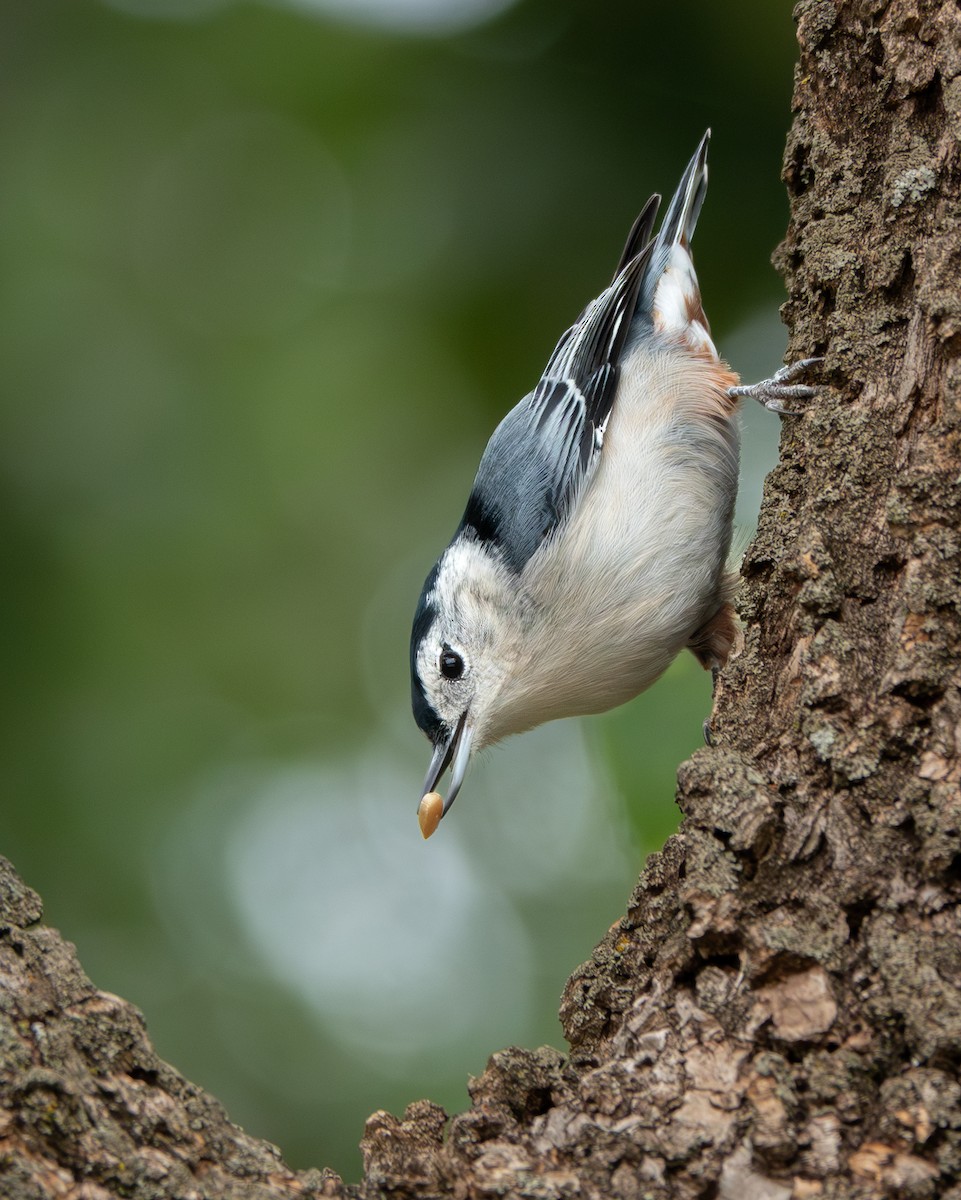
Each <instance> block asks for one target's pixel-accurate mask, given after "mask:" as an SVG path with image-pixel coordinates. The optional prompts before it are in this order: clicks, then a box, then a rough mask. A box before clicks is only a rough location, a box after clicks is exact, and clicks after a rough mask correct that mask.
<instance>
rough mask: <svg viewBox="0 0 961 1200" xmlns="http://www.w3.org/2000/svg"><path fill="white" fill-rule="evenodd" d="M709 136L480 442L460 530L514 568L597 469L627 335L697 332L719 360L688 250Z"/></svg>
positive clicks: (651, 205)
mask: <svg viewBox="0 0 961 1200" xmlns="http://www.w3.org/2000/svg"><path fill="white" fill-rule="evenodd" d="M709 138H710V131H708V133H706V134H705V135H704V137H703V139H702V140H701V143H700V145H699V146H698V148H697V151H696V152H695V154H694V156H693V158H692V159H691V161H690V162H689V163H688V165H687V168H686V170H685V171H684V174H683V176H682V177H681V181H680V183H679V184H678V187H677V191H676V192H675V193H674V196H673V198H672V200H671V203H670V205H669V206H668V210H667V213H666V215H665V217H664V220H663V222H662V224H661V228H660V229H659V230H658V234H657V237H656V238H653V240H652V238H651V234H652V231H653V227H654V220H655V217H656V215H657V209H658V205H659V203H660V196H652V197H651V198H650V200H648V202H647V204H646V205H645V206H644V209H643V210H642V212H641V214H640V215H639V216H638V218H637V220H636V221H635V222H634V225H633V227H632V228H631V232H630V234H629V235H628V239H627V243H626V245H625V247H624V251H623V253H622V255H621V259H620V262H619V263H618V267H617V271H616V273H615V275H614V280H613V282H612V283H611V285H610V286H609V287H608V288H607V289H606V290H605V291H604V292H602V293H601V295H600V296H598V298H597V299H596V300H593V301H592V302H591V303H590V304H589V305H588V306H587V308H586V309H585V310H584V311H583V313H581V315H580V317H579V318H578V319H577V321H576V322H575V323H574V324H573V325H572V326H571V328H570V329H568V330H567V332H566V333H565V334H564V336H563V337H562V338H561V340H560V341H559V342H558V343H557V346H556V347H555V349H554V353H553V354H552V355H551V358H550V361H549V362H548V364H547V367H546V368H545V370H544V374H543V375H542V376H541V379H540V382H539V383H538V385H537V387H536V388H535V389H534V391H533V392H531V393H530V395H528V396H526V397H525V398H524V399H523V400H522V401H521V402H520V404H518V405H517V407H516V408H514V409H513V410H512V411H511V412H509V413H508V414H507V416H506V417H505V418H504V420H503V421H502V422H501V423H500V425H499V426H498V427H497V429H496V430H495V431H494V434H493V436H492V437H491V440H490V442H488V444H487V449H486V450H485V451H484V456H483V458H482V459H481V462H480V467H479V468H478V471H477V477H476V478H475V480H474V486H473V488H472V490H471V494H470V497H469V499H468V502H467V509H466V511H465V513H464V517H463V520H462V521H461V525H460V528H459V530H458V532H461V531H465V530H466V531H469V532H472V533H473V535H474V536H475V537H477V538H478V539H479V540H481V541H483V542H485V543H488V544H489V545H491V547H492V548H493V549H496V550H497V551H499V553H500V554H501V556H502V558H503V560H504V562H505V563H506V564H507V565H508V566H509V567H510V568H511V569H513V570H514V571H516V572H520V571H521V570H523V568H524V565H525V564H526V563H527V562H528V560H529V559H530V558H531V556H532V555H533V554H534V553H535V552H536V551H537V549H538V547H539V546H540V545H541V543H542V542H543V541H544V539H545V538H547V537H549V536H550V535H551V534H552V533H553V532H554V531H555V530H556V529H557V528H558V527H559V526H560V525H561V524H562V522H563V521H564V519H565V517H566V516H567V514H568V513H569V512H570V510H571V506H572V504H573V502H574V500H575V498H576V496H577V495H578V493H579V491H580V489H581V488H582V486H583V485H584V483H585V482H586V481H587V480H588V479H589V478H590V476H591V474H592V473H593V471H594V469H595V468H596V466H597V463H598V460H599V458H600V455H601V451H602V447H603V442H604V432H605V430H606V428H607V422H608V419H609V418H610V415H611V410H612V408H613V405H614V399H615V395H616V392H617V381H618V371H619V368H620V365H621V361H622V358H623V357H624V350H625V344H626V343H627V341H628V337H629V336H630V337H631V338H632V340H633V338H635V337H636V336H637V334H638V333H639V332H640V331H641V330H642V329H646V330H649V331H651V330H656V331H658V332H662V333H667V334H670V335H671V336H676V335H679V336H683V337H685V338H686V339H687V340H688V341H690V342H691V343H692V348H694V346H693V343H694V342H695V341H697V340H698V339H699V338H700V334H701V331H702V330H703V338H704V339H705V340H706V342H707V344H708V345H709V347H710V351H711V353H712V354H713V355H714V356H715V357H716V352H715V351H714V347H713V344H712V343H710V336H709V334H708V332H707V322H706V319H705V318H703V312H702V310H701V308H700V298H699V295H698V292H697V278H696V276H695V275H694V270H693V265H692V264H691V260H690V254H689V250H688V246H689V242H690V239H691V236H692V235H693V233H694V226H695V225H696V223H697V217H698V213H699V212H700V209H701V203H702V202H703V199H704V195H705V192H706V190H707V147H708V141H709ZM682 309H683V312H682V311H681V310H682ZM692 314H693V315H696V316H697V317H698V318H699V319H700V320H699V321H696V320H693V319H692ZM701 322H703V324H701ZM692 330H693V331H694V332H695V333H697V335H698V338H697V339H695V338H694V337H693V336H692Z"/></svg>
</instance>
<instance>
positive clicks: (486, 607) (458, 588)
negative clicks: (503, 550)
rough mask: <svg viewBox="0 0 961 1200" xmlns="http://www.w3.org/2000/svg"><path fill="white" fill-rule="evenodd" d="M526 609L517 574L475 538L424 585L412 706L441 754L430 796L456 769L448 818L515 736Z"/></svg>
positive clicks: (432, 770)
mask: <svg viewBox="0 0 961 1200" xmlns="http://www.w3.org/2000/svg"><path fill="white" fill-rule="evenodd" d="M520 604H521V601H520V598H519V595H518V592H517V590H516V587H514V586H513V585H512V578H511V573H510V572H509V570H508V569H507V568H506V567H505V566H504V565H503V563H502V562H501V561H500V560H499V559H498V557H497V556H496V555H494V554H492V553H491V552H490V550H489V549H488V548H487V547H486V546H485V545H484V544H483V543H482V542H480V541H478V540H476V539H474V538H472V537H469V536H459V537H458V538H455V540H454V542H453V543H452V544H451V545H450V546H449V547H448V548H447V550H446V551H445V552H444V554H443V555H442V556H441V558H440V559H439V561H438V562H437V565H436V566H435V567H434V569H433V571H431V573H430V575H429V576H428V577H427V582H426V583H425V584H424V590H423V592H422V593H421V597H420V601H419V603H418V605H417V612H416V615H415V617H414V627H413V631H412V633H411V642H410V675H411V699H412V703H413V709H414V719H415V720H416V721H417V724H418V725H419V726H420V727H421V729H422V730H423V731H424V733H425V734H426V735H427V737H428V738H429V739H430V741H431V743H432V744H433V747H434V753H433V757H432V758H431V762H430V767H429V769H428V771H427V777H426V779H425V781H424V792H425V793H427V792H433V791H434V790H435V788H436V787H437V784H438V781H439V780H440V778H441V776H442V775H443V774H444V772H445V771H446V770H447V768H448V767H450V785H449V788H448V791H447V796H446V798H445V800H444V806H443V811H444V813H446V812H447V810H448V809H449V808H450V806H451V805H452V804H453V802H454V799H455V797H456V796H457V793H458V792H459V791H460V787H461V784H462V783H463V782H464V777H465V775H466V773H467V767H468V764H469V762H470V759H471V756H472V754H474V753H476V751H478V750H481V749H483V748H484V747H485V746H488V745H490V744H491V743H492V742H495V741H497V740H498V739H499V738H501V737H504V736H505V735H506V734H507V733H512V732H515V730H514V729H513V728H512V727H511V722H510V719H509V715H508V710H509V709H510V703H509V697H510V694H511V692H512V688H511V686H510V681H511V677H512V675H513V672H514V668H515V667H516V665H517V663H518V654H519V647H520V640H521V639H520V629H521V610H520ZM505 721H506V724H505Z"/></svg>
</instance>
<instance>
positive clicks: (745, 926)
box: [0, 0, 961, 1200]
mask: <svg viewBox="0 0 961 1200" xmlns="http://www.w3.org/2000/svg"><path fill="white" fill-rule="evenodd" d="M795 17H796V20H797V26H798V40H799V45H800V59H799V63H798V67H797V73H796V79H795V99H794V103H795V119H794V124H793V127H792V130H791V133H790V136H789V139H788V145H787V151H786V156H785V163H784V178H785V182H786V184H787V187H788V191H789V194H790V198H791V206H792V217H791V224H790V228H789V230H788V233H787V236H786V238H785V241H784V243H783V244H782V246H781V247H780V248H779V249H778V251H777V255H776V261H777V264H778V265H779V267H780V269H781V270H782V272H783V274H784V276H785V280H786V283H787V288H788V294H789V299H788V302H787V304H786V305H785V310H784V315H785V319H786V321H787V324H788V325H789V327H790V329H791V347H790V348H791V352H792V357H794V358H800V357H806V356H809V355H812V354H817V355H823V356H824V358H825V363H824V371H823V380H824V387H823V389H822V392H821V394H820V395H819V396H818V398H817V399H816V400H815V401H813V402H811V403H810V404H808V405H807V406H806V408H805V411H804V413H803V414H802V415H800V416H796V417H789V418H787V419H786V420H785V421H784V425H783V435H782V446H781V458H780V462H779V465H778V467H777V468H776V470H775V471H774V472H773V473H772V474H771V476H770V477H769V479H768V481H767V484H766V488H765V496H764V503H763V507H762V511H761V516H760V524H759V528H758V532H757V536H756V538H755V539H754V541H753V543H752V544H751V546H750V548H749V549H748V551H747V554H746V556H745V559H744V563H743V568H742V575H743V580H742V586H741V590H740V595H739V601H738V602H739V610H740V615H741V618H742V620H743V640H742V644H741V645H740V646H739V648H738V651H737V653H736V654H735V655H734V657H733V658H732V660H731V662H730V664H729V666H728V667H727V669H726V670H725V672H724V674H723V676H722V678H721V682H720V686H719V688H718V694H717V703H716V710H715V713H714V718H713V732H714V737H713V743H714V744H713V745H712V746H710V747H705V748H704V749H702V750H700V751H698V753H696V754H695V755H694V757H693V758H692V759H691V760H690V761H689V762H687V763H685V764H684V765H683V767H682V768H681V770H680V772H679V789H678V803H679V805H680V807H681V810H682V812H683V813H684V821H683V824H682V827H681V830H680V832H679V833H678V834H677V835H676V836H674V837H672V838H671V839H669V841H668V842H667V844H666V845H665V847H664V849H663V850H662V851H661V852H660V853H658V854H656V855H653V856H652V857H651V858H650V859H649V861H648V863H647V864H646V866H645V870H644V874H643V876H642V878H641V880H640V882H639V883H638V886H637V888H636V890H635V892H634V894H633V896H632V897H631V901H630V904H629V907H628V911H627V913H626V915H625V916H624V918H623V919H622V920H621V921H620V922H618V924H617V925H616V926H615V927H614V928H612V929H611V930H610V932H609V933H608V934H607V936H606V937H605V938H604V939H603V941H602V942H601V943H600V944H599V946H598V947H597V949H596V951H595V952H594V954H593V956H592V958H591V960H590V961H589V962H588V963H586V964H584V966H582V967H581V968H580V969H579V970H578V971H576V972H575V974H574V975H573V977H572V978H571V980H570V981H569V983H568V985H567V988H566V990H565V993H564V997H563V1001H562V1009H561V1015H562V1021H563V1024H564V1030H565V1034H566V1036H567V1038H568V1041H569V1043H570V1052H569V1053H568V1054H566V1055H561V1054H559V1053H558V1052H557V1051H555V1050H550V1049H546V1048H544V1049H541V1050H533V1051H531V1050H519V1049H510V1050H505V1051H502V1052H500V1053H498V1054H495V1055H493V1057H492V1058H491V1060H490V1062H489V1064H488V1066H487V1069H486V1070H485V1071H484V1073H483V1074H482V1075H481V1076H480V1077H479V1078H478V1079H476V1080H473V1081H472V1082H471V1087H470V1092H471V1107H470V1109H469V1110H468V1111H467V1112H464V1113H461V1114H459V1115H457V1116H454V1117H453V1118H452V1119H450V1120H449V1121H448V1119H447V1117H446V1114H444V1113H443V1112H442V1110H440V1109H439V1108H437V1106H436V1105H433V1104H431V1103H430V1102H428V1101H422V1102H419V1103H418V1104H415V1105H412V1106H411V1107H410V1108H409V1109H408V1111H407V1112H406V1113H405V1114H404V1116H403V1117H402V1118H397V1117H394V1116H391V1115H390V1114H388V1113H384V1112H378V1113H375V1114H374V1116H372V1117H371V1118H370V1120H369V1122H368V1125H367V1130H366V1134H365V1136H364V1140H363V1150H364V1159H365V1178H364V1180H363V1182H362V1183H361V1184H359V1185H357V1186H356V1187H344V1185H343V1184H342V1183H341V1182H340V1181H339V1180H338V1179H337V1178H336V1176H333V1175H332V1174H331V1173H329V1172H325V1173H321V1172H308V1173H301V1174H296V1173H294V1172H292V1171H290V1170H289V1169H288V1168H287V1167H285V1166H284V1164H283V1163H282V1162H281V1160H280V1158H279V1156H278V1154H277V1152H276V1151H275V1150H274V1149H273V1148H272V1147H269V1146H266V1145H264V1144H262V1143H259V1142H256V1141H254V1140H253V1139H250V1138H248V1137H246V1135H244V1134H243V1133H242V1132H241V1131H240V1130H238V1129H237V1128H236V1127H235V1126H233V1125H231V1124H230V1122H229V1121H228V1120H227V1118H226V1117H225V1115H224V1114H223V1112H222V1110H221V1109H220V1108H219V1106H218V1105H217V1104H216V1102H215V1101H213V1100H212V1099H210V1098H209V1097H207V1096H205V1095H204V1094H203V1093H202V1092H200V1091H199V1089H197V1088H194V1087H193V1086H192V1085H190V1084H188V1083H187V1082H186V1081H184V1080H183V1079H182V1078H181V1077H180V1076H179V1075H177V1073H176V1072H175V1071H173V1070H172V1069H171V1068H170V1067H167V1066H166V1065H165V1064H164V1063H162V1062H160V1060H158V1059H157V1057H156V1055H155V1054H154V1053H153V1050H152V1048H151V1047H150V1045H149V1042H147V1040H146V1037H145V1033H144V1030H143V1025H142V1021H141V1019H140V1017H139V1014H137V1013H136V1011H135V1010H133V1009H131V1008H130V1006H129V1005H126V1004H125V1003H124V1002H122V1001H119V1000H117V999H116V998H114V997H108V996H104V995H103V994H101V993H98V992H96V990H95V989H94V988H93V987H92V985H91V984H90V983H89V981H87V980H86V978H85V977H84V976H83V974H82V972H81V970H80V968H79V966H78V964H77V963H76V959H75V958H74V956H73V954H72V951H71V949H70V948H69V947H67V946H65V944H64V943H63V942H62V941H61V940H60V939H59V937H58V936H57V935H56V934H55V932H54V931H51V930H45V929H43V928H39V927H36V926H35V925H34V922H36V920H37V918H38V916H39V906H38V902H37V901H36V898H35V897H33V896H32V894H31V893H29V891H28V890H26V889H25V888H24V887H23V885H22V884H20V883H19V881H18V880H16V877H15V876H14V875H13V874H12V873H11V872H10V871H7V870H6V869H4V870H3V871H0V910H2V914H3V916H2V920H3V922H4V925H5V932H4V933H3V935H2V937H0V972H2V974H0V984H2V985H3V986H2V987H0V1091H2V1096H3V1110H2V1116H0V1147H2V1153H0V1190H2V1191H3V1194H4V1195H9V1196H11V1197H12V1198H14V1200H21V1198H25V1197H28V1196H30V1197H33V1196H44V1197H45V1196H61V1195H70V1196H76V1197H80V1196H85V1197H89V1198H93V1197H100V1196H107V1195H109V1196H119V1195H137V1196H141V1195H142V1196H152V1197H154V1196H155V1197H167V1196H171V1197H173V1196H178V1197H186V1196H193V1195H197V1196H201V1195H203V1196H231V1197H234V1196H237V1197H240V1196H244V1197H247V1196H250V1197H274V1196H278V1197H279V1196H289V1195H329V1196H347V1195H350V1196H356V1197H358V1198H359V1200H368V1198H369V1200H373V1198H374V1197H380V1196H393V1197H424V1198H427V1197H434V1196H437V1197H440V1196H451V1197H482V1196H494V1195H498V1196H505V1195H507V1196H518V1197H531V1198H534V1197H536V1198H539V1200H555V1198H561V1197H575V1196H576V1197H597V1198H601V1197H604V1198H605V1200H607V1198H611V1197H613V1198H623V1200H640V1198H641V1197H644V1198H647V1197H650V1198H652V1200H662V1198H663V1200H667V1198H668V1197H671V1198H675V1197H677V1198H682V1200H683V1198H688V1197H690V1198H694V1197H720V1198H722V1200H724V1198H727V1200H735V1198H736V1200H747V1198H753V1197H759V1198H760V1197H764V1198H766V1200H788V1198H789V1197H797V1198H802V1197H811V1196H822V1197H825V1198H828V1200H829V1198H838V1200H840V1198H841V1197H845V1198H846V1197H851V1198H854V1197H868V1196H872V1197H873V1196H879V1195H890V1196H898V1197H901V1196H904V1197H918V1198H925V1197H931V1198H934V1197H953V1198H954V1200H961V1185H959V1183H958V1179H959V1176H961V1086H959V1082H958V1063H959V1061H961V951H959V947H961V916H959V912H961V910H959V890H961V611H959V597H961V289H959V286H958V279H959V267H961V219H959V196H961V156H959V142H961V11H959V8H958V5H957V4H956V3H954V2H951V0H946V2H942V0H802V3H800V4H798V5H797V8H796V10H795Z"/></svg>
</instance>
